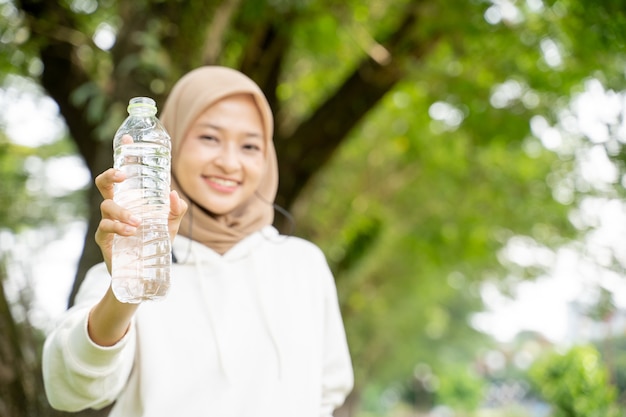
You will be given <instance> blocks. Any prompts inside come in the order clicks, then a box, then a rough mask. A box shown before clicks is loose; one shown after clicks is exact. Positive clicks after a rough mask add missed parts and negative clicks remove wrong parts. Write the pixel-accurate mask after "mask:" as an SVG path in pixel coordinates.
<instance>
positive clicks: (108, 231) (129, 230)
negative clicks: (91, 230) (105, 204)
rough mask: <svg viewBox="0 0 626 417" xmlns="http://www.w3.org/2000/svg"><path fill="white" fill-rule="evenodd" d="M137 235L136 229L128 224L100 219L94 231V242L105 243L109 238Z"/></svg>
mask: <svg viewBox="0 0 626 417" xmlns="http://www.w3.org/2000/svg"><path fill="white" fill-rule="evenodd" d="M135 233H137V227H136V226H132V225H130V224H128V223H122V222H117V221H115V220H111V219H102V220H100V223H99V225H98V229H97V230H96V241H105V240H106V239H107V238H108V237H109V236H112V235H114V234H115V235H120V236H132V235H134V234H135Z"/></svg>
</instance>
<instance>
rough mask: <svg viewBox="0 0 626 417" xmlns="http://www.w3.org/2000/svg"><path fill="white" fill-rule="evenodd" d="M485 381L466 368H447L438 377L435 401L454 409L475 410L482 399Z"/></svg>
mask: <svg viewBox="0 0 626 417" xmlns="http://www.w3.org/2000/svg"><path fill="white" fill-rule="evenodd" d="M484 394H485V382H484V380H483V379H482V378H480V377H479V376H478V375H476V374H474V373H473V372H470V371H469V370H468V369H467V368H460V369H453V370H449V371H448V372H447V373H446V374H445V375H443V376H441V377H440V378H439V387H438V389H437V392H436V397H437V403H438V404H443V405H446V406H448V407H450V408H452V409H454V410H459V411H464V412H468V411H475V410H476V409H477V408H478V407H479V406H480V404H481V402H482V401H483V398H484Z"/></svg>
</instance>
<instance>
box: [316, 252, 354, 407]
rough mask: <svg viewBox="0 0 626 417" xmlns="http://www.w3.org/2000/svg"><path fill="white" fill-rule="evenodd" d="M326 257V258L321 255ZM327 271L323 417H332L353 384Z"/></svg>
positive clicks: (341, 327)
mask: <svg viewBox="0 0 626 417" xmlns="http://www.w3.org/2000/svg"><path fill="white" fill-rule="evenodd" d="M322 256H323V255H322ZM323 262H324V265H325V269H326V270H327V274H325V275H326V276H327V279H326V282H325V284H326V285H325V290H324V298H325V300H324V304H325V305H324V336H323V337H324V346H323V349H324V352H323V358H322V399H321V407H320V416H321V417H331V416H332V415H333V411H334V410H335V409H336V408H338V407H340V406H341V405H342V404H343V403H344V401H345V399H346V397H347V396H348V394H349V393H350V391H351V390H352V388H353V385H354V374H353V369H352V361H351V359H350V352H349V349H348V343H347V340H346V332H345V329H344V325H343V320H342V318H341V312H340V309H339V302H338V300H337V289H336V287H335V281H334V278H333V276H332V273H331V271H330V269H329V268H328V265H327V263H326V260H325V259H324V261H323Z"/></svg>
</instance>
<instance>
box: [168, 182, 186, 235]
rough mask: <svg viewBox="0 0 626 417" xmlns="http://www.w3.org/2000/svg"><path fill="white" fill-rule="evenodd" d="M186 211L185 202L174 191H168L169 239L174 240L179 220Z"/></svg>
mask: <svg viewBox="0 0 626 417" xmlns="http://www.w3.org/2000/svg"><path fill="white" fill-rule="evenodd" d="M186 211H187V203H186V202H185V201H184V200H183V199H182V198H180V196H179V195H178V193H177V192H176V191H172V192H170V215H169V221H168V229H169V232H170V239H171V240H174V238H175V237H176V234H177V233H178V228H179V227H180V222H181V220H182V219H183V216H184V215H185V212H186Z"/></svg>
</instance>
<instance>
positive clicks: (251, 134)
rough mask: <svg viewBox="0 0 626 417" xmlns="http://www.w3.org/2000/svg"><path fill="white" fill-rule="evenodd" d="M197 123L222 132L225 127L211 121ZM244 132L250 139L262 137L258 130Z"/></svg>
mask: <svg viewBox="0 0 626 417" xmlns="http://www.w3.org/2000/svg"><path fill="white" fill-rule="evenodd" d="M198 125H199V127H205V128H206V127H208V128H211V129H215V130H217V131H218V132H223V131H224V130H225V129H226V128H225V127H222V126H219V125H216V124H214V123H211V122H201V123H199V124H198ZM244 134H245V135H246V137H248V138H252V139H254V138H259V139H263V134H262V133H259V132H245V133H244Z"/></svg>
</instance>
